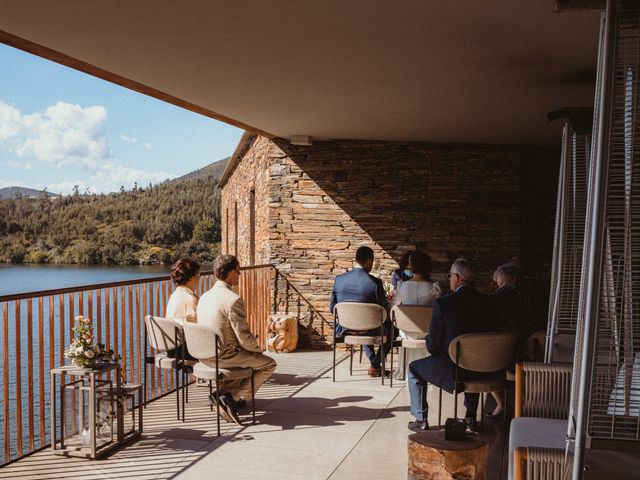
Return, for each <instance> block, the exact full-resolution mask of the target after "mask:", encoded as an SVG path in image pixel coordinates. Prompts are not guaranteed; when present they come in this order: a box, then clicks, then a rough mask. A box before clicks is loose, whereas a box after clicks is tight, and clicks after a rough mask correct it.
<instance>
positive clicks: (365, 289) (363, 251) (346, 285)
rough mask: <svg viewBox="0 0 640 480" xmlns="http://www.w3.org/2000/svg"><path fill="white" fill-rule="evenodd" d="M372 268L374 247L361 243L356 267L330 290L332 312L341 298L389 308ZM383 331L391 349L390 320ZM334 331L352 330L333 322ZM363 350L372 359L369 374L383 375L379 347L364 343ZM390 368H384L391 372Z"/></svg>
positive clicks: (370, 332)
mask: <svg viewBox="0 0 640 480" xmlns="http://www.w3.org/2000/svg"><path fill="white" fill-rule="evenodd" d="M372 268H373V250H371V249H370V248H369V247H364V246H362V247H359V248H358V250H357V251H356V263H355V265H354V266H353V269H352V270H351V271H349V272H346V273H343V274H342V275H338V276H337V277H336V280H335V282H334V284H333V290H332V291H331V302H330V305H329V308H330V310H331V313H333V308H334V307H335V306H336V304H337V303H340V302H359V303H377V304H378V305H380V306H382V307H384V308H385V310H387V311H388V310H389V303H388V302H387V297H386V295H385V293H384V287H383V285H382V280H380V279H379V278H376V277H374V276H373V275H370V274H369V272H370V271H371V269H372ZM384 330H385V332H384V334H385V335H386V336H387V341H386V343H385V345H384V351H385V353H386V352H389V350H390V349H391V341H392V338H391V322H390V321H389V320H387V321H386V322H385V324H384ZM333 331H334V334H335V337H336V338H338V337H342V336H344V335H346V334H348V333H349V331H348V330H347V329H345V328H344V327H343V326H342V325H340V324H338V323H334V325H333ZM359 334H360V335H371V336H374V335H380V328H374V329H372V330H367V331H366V332H359ZM364 352H365V354H366V355H367V358H368V359H369V362H371V366H370V367H369V375H370V376H372V377H379V376H380V375H382V368H381V367H380V364H381V362H382V357H381V352H380V349H378V351H377V352H376V351H375V349H374V348H373V347H371V346H369V345H365V346H364ZM388 374H389V372H385V375H388Z"/></svg>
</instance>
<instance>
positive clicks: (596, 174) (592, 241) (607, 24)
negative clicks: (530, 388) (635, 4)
mask: <svg viewBox="0 0 640 480" xmlns="http://www.w3.org/2000/svg"><path fill="white" fill-rule="evenodd" d="M615 21H616V0H607V7H606V11H605V17H604V35H603V36H602V41H603V45H602V50H601V54H602V57H601V58H602V72H601V73H602V76H601V80H602V82H601V85H600V96H599V102H600V103H599V105H598V110H599V115H598V119H597V120H598V130H597V132H598V134H597V138H596V144H595V153H596V155H595V161H594V165H593V166H592V168H593V173H592V175H591V179H592V181H591V185H590V186H589V188H590V189H592V192H593V195H591V196H590V198H591V199H592V201H593V204H592V206H591V216H590V218H589V219H588V220H589V221H590V222H591V229H590V232H589V233H590V238H589V239H588V242H589V243H588V248H585V255H586V256H587V258H588V260H587V262H583V265H586V266H587V268H586V271H585V272H583V275H586V290H585V301H584V303H583V305H584V309H585V312H584V328H583V338H582V361H581V362H580V377H579V381H578V387H577V388H578V409H577V413H576V415H575V418H576V432H575V452H574V458H573V475H572V478H573V479H574V480H579V479H581V478H582V475H583V473H584V454H585V449H586V447H587V440H588V439H587V427H588V423H589V401H590V396H591V395H590V393H591V376H592V372H593V353H594V352H593V350H594V348H593V347H594V342H595V337H596V328H597V319H598V307H599V291H600V273H601V272H600V270H601V260H602V239H603V232H604V216H605V212H606V198H607V174H608V164H609V140H610V138H609V130H610V123H611V107H612V101H613V99H612V96H613V80H614V64H615V34H616V29H615ZM585 241H587V239H586V238H585ZM576 340H578V341H579V339H576Z"/></svg>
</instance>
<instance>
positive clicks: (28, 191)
mask: <svg viewBox="0 0 640 480" xmlns="http://www.w3.org/2000/svg"><path fill="white" fill-rule="evenodd" d="M205 168H207V167H205ZM46 194H47V197H59V196H60V195H59V194H57V193H51V192H46ZM43 195H44V190H36V189H34V188H26V187H6V188H0V198H16V196H22V197H23V198H40V197H42V196H43Z"/></svg>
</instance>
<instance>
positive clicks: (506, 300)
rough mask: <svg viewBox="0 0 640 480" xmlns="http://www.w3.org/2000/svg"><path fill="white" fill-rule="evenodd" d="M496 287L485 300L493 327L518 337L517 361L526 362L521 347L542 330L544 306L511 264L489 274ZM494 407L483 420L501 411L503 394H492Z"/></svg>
mask: <svg viewBox="0 0 640 480" xmlns="http://www.w3.org/2000/svg"><path fill="white" fill-rule="evenodd" d="M493 280H494V281H495V282H496V284H497V285H498V288H497V289H496V291H495V292H493V293H492V294H491V295H490V296H489V298H490V302H491V307H492V311H493V312H494V314H495V315H496V316H497V324H498V325H499V326H500V328H501V329H502V330H505V331H507V332H511V333H515V334H516V336H517V337H518V344H517V350H516V352H517V353H516V358H517V361H523V360H527V359H526V358H525V354H524V346H525V343H526V341H527V339H528V338H529V336H530V335H531V334H532V333H535V332H539V331H540V330H545V329H546V328H547V319H546V315H545V312H544V304H543V302H542V301H541V299H540V297H539V296H538V295H537V293H536V292H535V291H534V290H533V289H532V288H531V287H530V286H529V285H528V284H527V283H526V281H525V278H524V272H523V271H522V268H520V267H519V266H518V265H516V264H515V263H505V264H504V265H500V266H499V267H498V268H497V269H496V271H495V272H494V273H493ZM493 397H494V398H495V400H496V408H495V410H494V411H493V412H491V413H488V414H487V417H489V418H494V417H497V416H499V415H501V414H502V412H503V411H504V396H503V392H502V391H500V392H493Z"/></svg>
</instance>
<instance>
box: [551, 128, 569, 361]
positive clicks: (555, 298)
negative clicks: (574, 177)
mask: <svg viewBox="0 0 640 480" xmlns="http://www.w3.org/2000/svg"><path fill="white" fill-rule="evenodd" d="M569 133H570V128H569V122H567V123H565V125H564V129H563V132H562V156H561V158H560V171H559V175H558V199H557V202H556V228H555V234H554V243H553V245H554V246H553V263H552V270H551V288H550V289H549V317H548V321H547V338H546V342H547V345H546V348H545V362H550V361H551V354H552V351H553V344H554V340H555V336H556V330H557V328H558V302H559V299H560V279H561V278H562V276H563V272H562V252H563V249H564V241H565V234H564V218H565V212H566V209H565V199H566V194H567V190H566V186H565V183H566V179H567V164H568V158H569V148H568V145H569Z"/></svg>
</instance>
